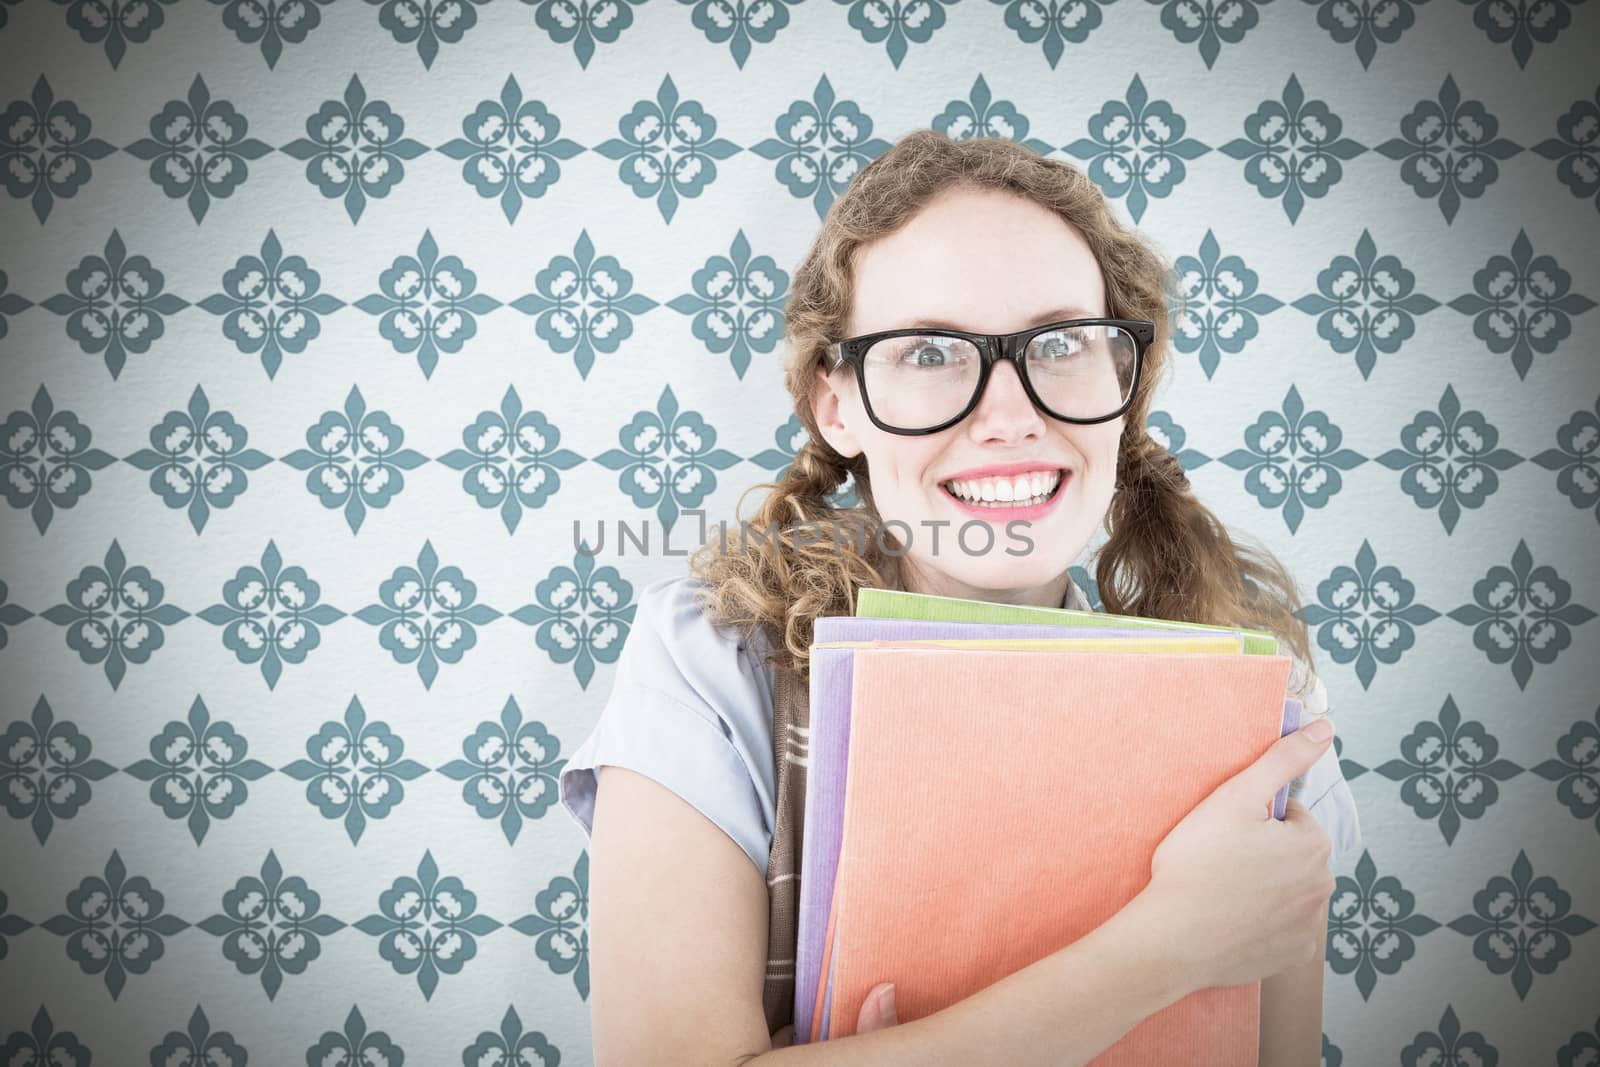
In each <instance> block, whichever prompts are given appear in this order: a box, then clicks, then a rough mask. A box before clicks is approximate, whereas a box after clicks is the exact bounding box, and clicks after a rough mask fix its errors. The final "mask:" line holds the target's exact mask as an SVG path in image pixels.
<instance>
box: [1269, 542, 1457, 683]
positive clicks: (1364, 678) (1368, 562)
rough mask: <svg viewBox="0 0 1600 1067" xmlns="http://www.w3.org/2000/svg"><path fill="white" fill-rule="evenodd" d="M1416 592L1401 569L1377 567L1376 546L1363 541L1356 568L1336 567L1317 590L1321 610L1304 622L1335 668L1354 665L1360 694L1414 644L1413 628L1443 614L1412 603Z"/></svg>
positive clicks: (1311, 610) (1309, 610) (1306, 613)
mask: <svg viewBox="0 0 1600 1067" xmlns="http://www.w3.org/2000/svg"><path fill="white" fill-rule="evenodd" d="M1415 595H1416V586H1414V585H1413V584H1411V583H1410V582H1408V581H1406V579H1405V578H1404V577H1402V576H1401V574H1400V570H1399V568H1397V567H1379V566H1378V560H1377V556H1376V555H1375V554H1374V553H1373V551H1372V546H1371V545H1370V544H1368V543H1367V542H1366V541H1365V540H1363V541H1362V542H1361V548H1360V550H1359V551H1357V552H1356V565H1355V568H1354V569H1351V568H1349V567H1344V566H1340V567H1335V568H1334V569H1333V573H1332V574H1330V575H1329V576H1328V577H1327V578H1326V579H1325V580H1324V581H1322V582H1319V583H1318V584H1317V599H1318V600H1320V601H1321V603H1320V604H1308V605H1306V607H1305V608H1304V609H1302V611H1301V617H1302V618H1303V619H1305V621H1306V622H1307V623H1309V624H1311V625H1312V626H1316V627H1318V630H1317V644H1318V645H1320V646H1322V647H1323V648H1324V649H1326V650H1327V651H1328V653H1329V654H1330V655H1331V656H1332V657H1333V662H1335V663H1349V662H1351V661H1352V660H1354V661H1355V665H1356V677H1357V678H1359V679H1360V680H1361V688H1363V689H1368V688H1371V686H1372V679H1373V676H1374V675H1376V674H1377V672H1378V664H1380V663H1386V664H1391V665H1392V664H1395V663H1398V662H1400V657H1401V656H1402V655H1404V654H1405V651H1406V649H1408V648H1410V647H1411V646H1412V645H1414V644H1416V640H1417V638H1416V632H1415V630H1414V629H1413V628H1414V627H1417V626H1421V625H1422V624H1424V623H1428V622H1432V621H1433V620H1434V619H1437V618H1438V617H1439V613H1438V612H1437V611H1434V610H1433V609H1432V608H1430V607H1428V606H1427V605H1425V604H1415V603H1412V600H1413V598H1414V597H1415Z"/></svg>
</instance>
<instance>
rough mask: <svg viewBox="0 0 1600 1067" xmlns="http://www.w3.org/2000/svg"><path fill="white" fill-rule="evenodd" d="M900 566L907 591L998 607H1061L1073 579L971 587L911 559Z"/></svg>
mask: <svg viewBox="0 0 1600 1067" xmlns="http://www.w3.org/2000/svg"><path fill="white" fill-rule="evenodd" d="M900 563H901V569H902V573H903V579H902V581H903V584H904V586H905V589H906V591H907V592H911V593H925V594H928V595H931V596H953V597H960V598H962V599H964V600H987V601H990V602H992V603H996V604H1029V605H1034V606H1037V607H1046V608H1059V607H1060V606H1061V605H1062V604H1063V603H1064V602H1065V601H1066V598H1067V590H1068V589H1069V588H1070V587H1071V585H1072V576H1071V575H1070V574H1068V573H1067V572H1066V571H1062V572H1061V573H1060V574H1058V575H1057V576H1056V577H1054V578H1052V579H1051V580H1050V581H1048V582H1046V583H1044V584H1043V585H1032V586H1004V587H1001V588H989V587H984V586H975V585H968V584H966V583H965V582H960V581H957V580H956V579H954V578H951V577H950V576H949V575H947V574H944V573H943V572H941V571H937V570H934V569H932V568H921V567H918V566H917V564H916V562H915V561H914V560H913V559H912V558H911V557H910V556H904V557H902V558H901V560H900Z"/></svg>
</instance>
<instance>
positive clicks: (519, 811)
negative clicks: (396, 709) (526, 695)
mask: <svg viewBox="0 0 1600 1067" xmlns="http://www.w3.org/2000/svg"><path fill="white" fill-rule="evenodd" d="M461 751H462V752H463V753H464V754H465V755H466V757H467V758H466V759H464V760H459V759H457V760H451V761H450V762H449V763H446V764H445V765H444V766H443V767H440V768H439V773H440V774H443V775H445V776H446V777H449V778H454V779H455V780H456V781H458V782H461V783H462V786H461V799H463V800H465V801H466V802H467V803H468V804H470V805H472V806H473V807H474V808H475V809H477V812H478V815H479V817H481V818H484V819H499V820H500V829H501V832H502V833H504V834H505V836H506V841H507V842H508V843H509V844H513V845H514V844H516V843H517V835H518V834H519V833H521V832H522V821H523V820H524V819H538V818H541V817H542V816H543V815H544V813H545V812H546V811H548V810H550V807H551V805H553V804H554V803H555V802H556V797H557V795H558V792H559V790H558V782H559V780H560V777H561V768H563V767H565V766H566V765H567V761H566V760H564V759H558V758H557V754H558V753H560V751H561V742H560V740H558V739H557V738H556V737H554V736H552V735H551V733H550V731H549V730H547V729H545V725H544V723H542V722H539V721H537V720H532V721H529V722H526V723H524V722H523V721H522V709H521V708H519V707H517V701H516V698H515V697H510V698H507V700H506V704H505V707H504V708H502V709H501V710H500V721H499V722H498V723H493V722H480V723H479V724H478V728H477V729H476V730H475V731H473V733H472V734H471V735H469V736H468V737H467V738H465V739H464V740H463V741H462V742H461Z"/></svg>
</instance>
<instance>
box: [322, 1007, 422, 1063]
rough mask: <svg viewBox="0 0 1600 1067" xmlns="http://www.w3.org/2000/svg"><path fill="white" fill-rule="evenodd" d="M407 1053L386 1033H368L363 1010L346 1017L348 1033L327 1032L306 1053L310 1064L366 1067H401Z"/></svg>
mask: <svg viewBox="0 0 1600 1067" xmlns="http://www.w3.org/2000/svg"><path fill="white" fill-rule="evenodd" d="M405 1060H406V1054H405V1050H404V1049H402V1048H401V1047H400V1046H399V1045H397V1044H395V1043H394V1041H393V1040H392V1039H391V1038H390V1037H389V1035H388V1033H387V1032H386V1031H383V1030H372V1031H369V1030H368V1029H367V1020H366V1019H364V1018H362V1016H361V1010H360V1009H359V1008H351V1009H350V1014H349V1015H347V1016H345V1020H344V1031H343V1032H342V1033H341V1032H340V1031H338V1030H324V1031H323V1032H322V1037H321V1038H319V1039H318V1040H317V1042H316V1044H314V1045H312V1046H311V1047H310V1048H308V1049H306V1062H307V1063H315V1064H356V1063H359V1064H361V1065H362V1067H367V1065H369V1064H370V1065H371V1067H400V1065H401V1064H403V1063H404V1062H405Z"/></svg>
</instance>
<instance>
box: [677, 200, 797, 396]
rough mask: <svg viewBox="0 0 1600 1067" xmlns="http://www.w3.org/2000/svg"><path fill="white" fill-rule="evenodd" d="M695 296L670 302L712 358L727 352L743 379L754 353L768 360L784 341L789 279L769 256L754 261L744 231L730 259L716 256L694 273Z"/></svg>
mask: <svg viewBox="0 0 1600 1067" xmlns="http://www.w3.org/2000/svg"><path fill="white" fill-rule="evenodd" d="M691 284H692V285H693V286H694V292H692V293H684V294H682V295H681V296H675V297H673V298H672V299H671V300H668V301H667V306H668V307H670V308H671V309H672V310H673V311H677V312H681V313H682V314H684V315H693V316H694V322H693V324H692V325H691V329H693V331H694V335H695V337H697V338H699V339H700V340H701V341H704V342H705V346H706V349H707V350H708V351H710V352H711V353H712V354H720V353H723V352H727V353H728V359H729V361H730V362H731V363H732V364H733V373H734V374H735V375H737V376H738V377H740V378H743V377H744V372H745V371H746V370H747V369H748V368H749V366H750V353H751V350H752V349H754V350H755V351H757V352H760V353H761V354H762V355H767V354H770V353H771V352H772V350H773V349H774V348H775V347H777V344H778V340H779V338H781V337H782V336H783V307H784V303H785V301H786V300H787V299H788V296H789V291H788V290H789V274H788V272H787V271H783V270H780V269H778V265H777V263H776V262H775V261H774V260H773V258H772V257H771V256H757V257H755V258H754V259H751V258H750V242H749V241H748V240H746V239H745V236H744V230H743V229H740V230H739V232H738V233H737V234H736V235H735V236H734V238H733V245H732V247H731V248H730V249H729V252H728V255H726V256H712V257H711V258H709V259H707V260H706V265H705V266H704V267H701V268H700V269H699V270H697V271H695V272H694V277H693V279H692V281H691Z"/></svg>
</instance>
